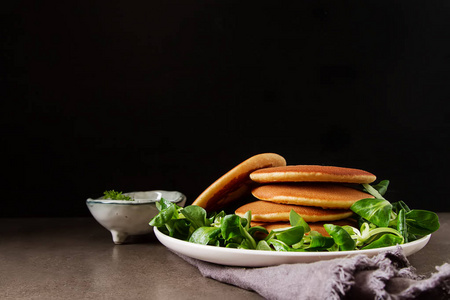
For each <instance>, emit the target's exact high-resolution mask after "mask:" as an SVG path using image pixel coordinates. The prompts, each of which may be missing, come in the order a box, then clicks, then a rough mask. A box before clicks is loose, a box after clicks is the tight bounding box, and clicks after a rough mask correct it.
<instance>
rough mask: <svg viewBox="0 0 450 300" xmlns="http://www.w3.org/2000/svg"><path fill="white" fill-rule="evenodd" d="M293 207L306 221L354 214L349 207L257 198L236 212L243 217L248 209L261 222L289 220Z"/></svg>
mask: <svg viewBox="0 0 450 300" xmlns="http://www.w3.org/2000/svg"><path fill="white" fill-rule="evenodd" d="M291 209H293V210H294V211H295V212H296V213H298V214H299V215H300V216H301V217H302V218H303V219H304V220H305V221H306V222H320V221H335V220H341V219H345V218H348V217H350V216H351V215H353V212H352V211H351V210H347V209H323V208H320V207H311V206H300V205H290V204H279V203H273V202H269V201H263V200H257V201H254V202H251V203H248V204H245V205H243V206H241V207H239V208H238V209H236V211H235V214H236V215H238V216H240V217H243V216H244V215H245V213H246V212H247V211H251V213H252V221H260V222H280V221H284V222H289V213H290V212H291Z"/></svg>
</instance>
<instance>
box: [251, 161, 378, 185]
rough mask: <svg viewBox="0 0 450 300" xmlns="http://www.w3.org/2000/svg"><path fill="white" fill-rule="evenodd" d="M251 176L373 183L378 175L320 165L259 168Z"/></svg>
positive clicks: (259, 179) (268, 179)
mask: <svg viewBox="0 0 450 300" xmlns="http://www.w3.org/2000/svg"><path fill="white" fill-rule="evenodd" d="M250 178H251V179H252V180H253V181H255V182H259V183H269V182H303V181H306V182H344V183H371V182H373V181H375V179H376V176H375V175H373V174H372V173H369V172H367V171H363V170H359V169H352V168H342V167H333V166H318V165H297V166H282V167H273V168H266V169H264V170H257V171H255V172H253V173H251V174H250Z"/></svg>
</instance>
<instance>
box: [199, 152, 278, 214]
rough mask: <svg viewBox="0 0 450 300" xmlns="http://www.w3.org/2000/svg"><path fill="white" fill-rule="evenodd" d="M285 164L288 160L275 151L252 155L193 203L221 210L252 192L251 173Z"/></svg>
mask: <svg viewBox="0 0 450 300" xmlns="http://www.w3.org/2000/svg"><path fill="white" fill-rule="evenodd" d="M285 165H286V160H285V159H284V158H283V157H282V156H280V155H278V154H275V153H263V154H258V155H255V156H252V157H250V158H249V159H247V160H245V161H244V162H242V163H240V164H239V165H237V166H236V167H234V168H233V169H231V170H230V171H228V172H227V173H226V174H224V175H223V176H222V177H220V178H219V179H217V180H216V181H215V182H214V183H213V184H211V185H210V186H209V187H208V188H207V189H206V190H205V191H203V192H202V193H201V194H200V195H199V196H198V197H197V199H195V201H194V202H193V203H192V205H198V206H201V207H203V208H204V209H205V210H206V211H208V212H211V211H217V210H221V209H222V208H224V207H225V206H226V205H227V204H229V203H230V202H232V201H234V200H236V199H238V198H240V197H242V196H244V195H245V194H250V192H251V189H252V188H253V187H254V182H253V181H252V180H251V179H250V177H249V175H250V173H252V172H253V171H255V170H258V169H261V168H269V167H277V166H285Z"/></svg>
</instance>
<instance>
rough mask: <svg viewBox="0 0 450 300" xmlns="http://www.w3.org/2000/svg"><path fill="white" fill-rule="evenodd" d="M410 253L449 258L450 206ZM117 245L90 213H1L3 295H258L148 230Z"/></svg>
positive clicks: (430, 261)
mask: <svg viewBox="0 0 450 300" xmlns="http://www.w3.org/2000/svg"><path fill="white" fill-rule="evenodd" d="M439 218H440V222H441V228H440V229H439V230H438V231H437V232H436V233H434V234H433V235H432V237H431V240H430V242H429V243H428V245H427V246H426V247H425V248H424V249H422V250H421V251H420V252H418V253H416V254H413V255H411V256H409V257H408V258H409V261H410V262H411V264H412V265H413V266H414V267H415V268H416V269H417V272H418V273H419V274H423V275H426V276H429V275H430V274H431V273H434V272H435V271H436V270H435V266H438V265H442V264H443V263H445V262H447V263H450V251H449V249H450V239H449V237H450V213H439ZM131 242H132V243H128V244H124V245H114V243H113V242H112V239H111V235H110V234H109V232H108V231H107V230H106V229H104V228H103V227H102V226H100V225H99V224H98V223H97V222H96V221H95V220H94V219H92V218H45V219H44V218H42V219H40V218H17V219H13V218H11V219H9V218H4V219H0V299H212V298H215V299H230V298H231V299H261V297H260V296H259V295H258V294H256V293H254V292H251V291H247V290H244V289H240V288H237V287H234V286H231V285H228V284H223V283H221V282H218V281H215V280H212V279H208V278H204V277H202V276H201V274H200V273H199V271H198V270H197V269H196V268H195V267H193V266H191V265H190V264H188V263H186V262H185V261H184V260H182V259H181V258H179V257H178V256H177V255H175V254H174V253H172V252H170V251H169V250H167V248H165V247H164V246H163V245H161V244H160V243H159V241H158V240H157V239H156V238H155V236H154V235H153V234H150V235H147V236H145V237H139V238H135V239H134V240H132V241H131Z"/></svg>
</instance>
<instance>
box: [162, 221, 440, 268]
mask: <svg viewBox="0 0 450 300" xmlns="http://www.w3.org/2000/svg"><path fill="white" fill-rule="evenodd" d="M154 232H155V235H156V237H157V238H158V240H159V241H160V242H161V243H162V244H163V245H164V246H166V247H167V248H169V249H171V250H173V251H175V252H178V253H180V254H183V255H186V256H188V257H192V258H196V259H199V260H203V261H207V262H211V263H215V264H220V265H227V266H239V267H267V266H275V265H280V264H289V263H310V262H315V261H319V260H328V259H333V258H339V257H346V256H353V255H358V254H365V255H368V256H373V255H376V254H378V253H380V252H382V251H387V250H393V249H395V246H392V247H385V248H378V249H368V250H356V251H338V252H278V251H262V250H245V249H233V248H221V247H216V246H209V245H199V244H194V243H189V242H186V241H182V240H178V239H175V238H172V237H170V236H167V235H165V234H164V233H162V232H161V231H159V230H158V228H156V227H154ZM430 237H431V235H427V236H425V237H423V238H421V239H419V240H416V241H414V242H410V243H407V244H403V245H400V246H401V247H402V248H403V253H404V254H405V255H406V256H408V255H411V254H413V253H416V252H417V251H419V250H421V249H422V248H423V247H425V245H426V244H427V243H428V241H429V240H430Z"/></svg>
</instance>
